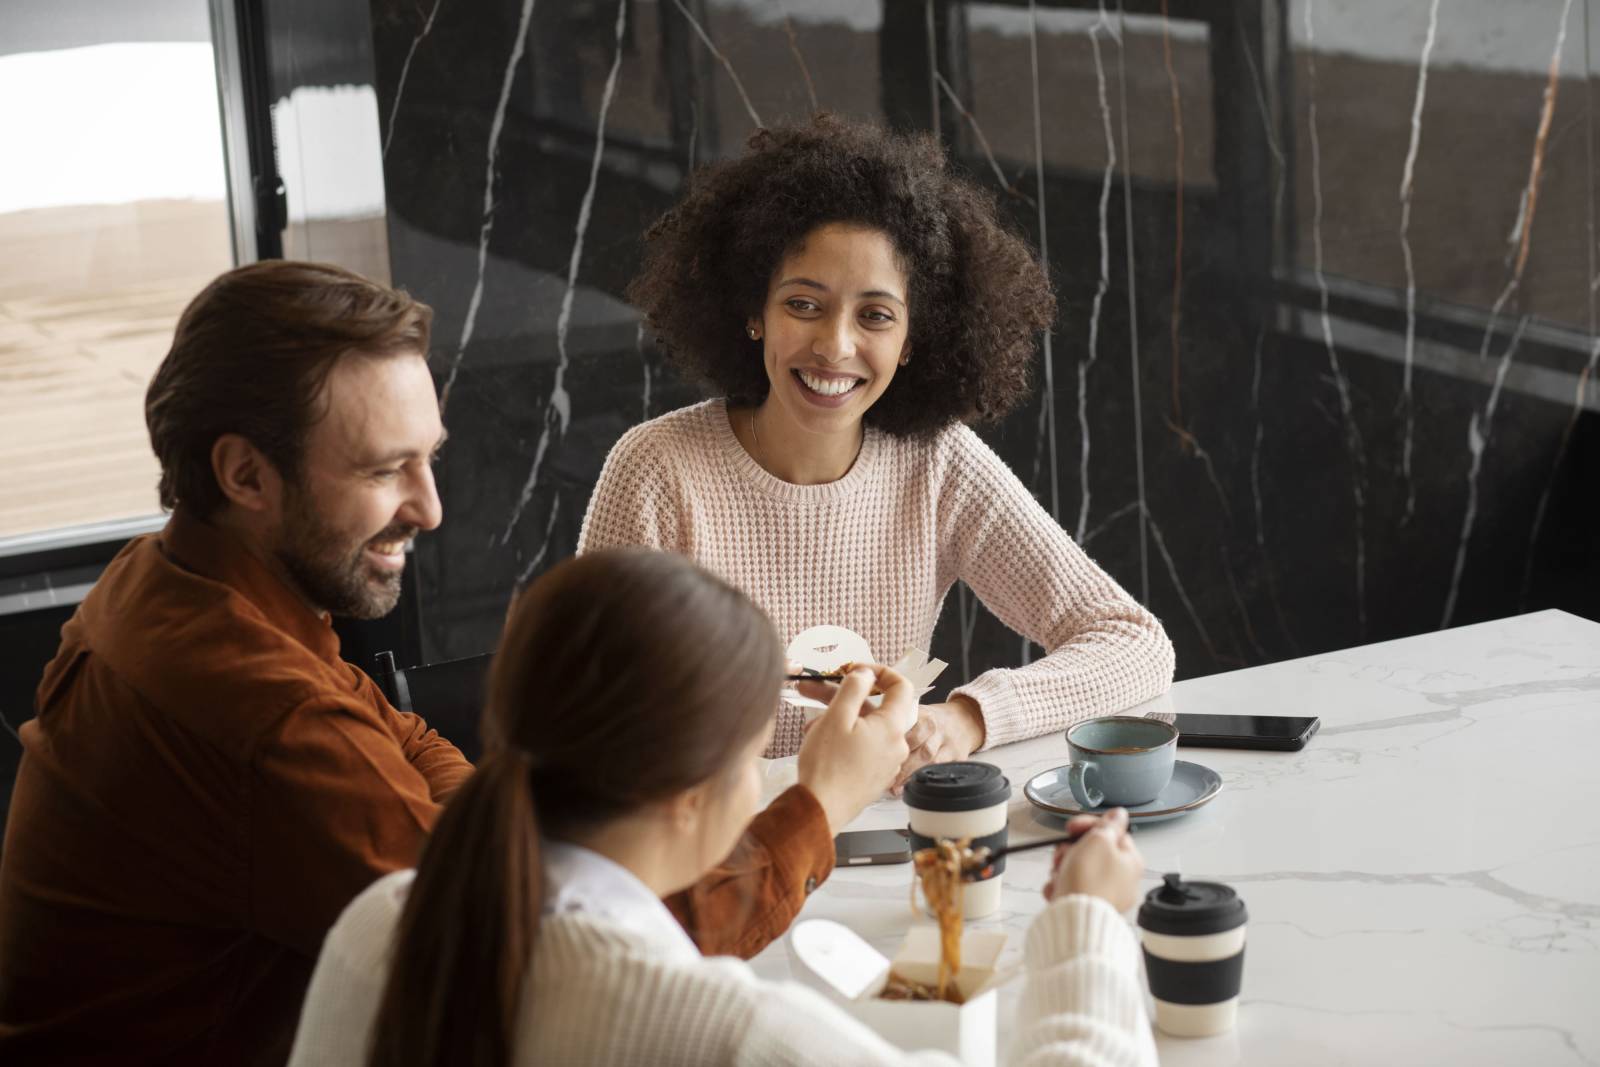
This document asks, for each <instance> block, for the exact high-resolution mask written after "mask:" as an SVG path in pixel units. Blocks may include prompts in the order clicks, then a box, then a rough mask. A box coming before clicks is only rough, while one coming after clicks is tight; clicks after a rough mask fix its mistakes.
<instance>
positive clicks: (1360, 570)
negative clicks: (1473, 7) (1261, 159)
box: [1305, 0, 1367, 637]
mask: <svg viewBox="0 0 1600 1067" xmlns="http://www.w3.org/2000/svg"><path fill="white" fill-rule="evenodd" d="M1312 15H1313V3H1312V0H1305V33H1306V44H1307V46H1308V50H1307V51H1306V53H1305V61H1306V133H1307V139H1308V140H1309V141H1310V145H1311V202H1312V211H1311V249H1312V273H1313V275H1314V276H1315V277H1316V280H1317V295H1318V299H1319V316H1318V320H1319V322H1320V324H1321V327H1322V345H1323V348H1324V349H1326V350H1327V353H1328V369H1329V370H1330V371H1331V372H1332V374H1333V384H1334V387H1335V388H1336V389H1337V390H1338V393H1339V417H1340V420H1341V422H1342V423H1343V426H1344V441H1345V451H1346V452H1347V453H1349V456H1350V465H1351V467H1352V468H1353V469H1352V470H1351V472H1350V495H1351V499H1352V500H1353V502H1354V504H1355V525H1356V573H1355V584H1356V622H1357V627H1358V630H1359V632H1360V634H1361V636H1363V637H1365V636H1366V635H1367V451H1366V444H1365V442H1364V440H1363V438H1362V436H1361V427H1360V426H1359V425H1358V424H1357V423H1356V418H1355V412H1354V410H1353V407H1352V405H1351V402H1350V380H1349V379H1348V378H1347V377H1345V373H1344V367H1343V365H1342V364H1341V363H1340V361H1339V349H1338V348H1336V347H1335V346H1334V343H1333V320H1332V318H1331V317H1330V314H1329V311H1328V297H1329V293H1328V276H1327V274H1326V273H1325V272H1324V271H1323V269H1322V268H1323V262H1322V140H1321V138H1320V137H1319V136H1318V133H1317V57H1316V54H1315V52H1314V51H1313V50H1311V48H1310V47H1309V46H1312V45H1314V44H1315V42H1316V29H1315V26H1316V23H1315V21H1314V19H1313V17H1312Z"/></svg>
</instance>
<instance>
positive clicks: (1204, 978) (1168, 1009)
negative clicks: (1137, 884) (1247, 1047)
mask: <svg viewBox="0 0 1600 1067" xmlns="http://www.w3.org/2000/svg"><path fill="white" fill-rule="evenodd" d="M1248 917H1249V916H1248V915H1247V913H1246V912H1245V907H1244V901H1242V900H1240V899H1239V895H1238V894H1237V893H1235V892H1234V891H1233V889H1232V888H1231V887H1229V886H1225V885H1223V884H1222V883H1220V882H1185V881H1184V880H1183V878H1182V877H1181V876H1179V875H1177V874H1169V875H1167V876H1166V877H1165V878H1164V879H1163V883H1162V884H1161V885H1160V886H1157V887H1156V888H1155V889H1152V890H1150V892H1149V893H1148V894H1146V895H1145V898H1144V904H1143V906H1141V907H1140V908H1139V936H1140V940H1141V941H1142V942H1143V943H1144V967H1145V973H1146V974H1147V975H1148V976H1149V978H1150V995H1151V996H1153V997H1154V998H1155V1002H1156V1026H1157V1027H1158V1028H1159V1029H1161V1030H1163V1031H1165V1032H1166V1033H1169V1034H1171V1035H1172V1036H1174V1037H1211V1036H1213V1035H1215V1034H1221V1033H1226V1032H1227V1031H1228V1030H1231V1029H1233V1025H1234V1022H1235V1020H1236V1018H1237V1016H1238V1011H1239V986H1240V983H1241V981H1242V980H1243V978H1244V931H1245V922H1246V920H1247V919H1248Z"/></svg>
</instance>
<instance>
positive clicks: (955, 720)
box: [890, 696, 984, 796]
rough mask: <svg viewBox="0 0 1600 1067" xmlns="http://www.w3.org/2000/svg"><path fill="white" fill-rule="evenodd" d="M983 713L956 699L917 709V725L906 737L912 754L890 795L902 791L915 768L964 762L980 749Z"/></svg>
mask: <svg viewBox="0 0 1600 1067" xmlns="http://www.w3.org/2000/svg"><path fill="white" fill-rule="evenodd" d="M983 738H984V726H983V712H982V711H980V710H979V709H978V705H977V702H976V701H974V700H972V699H971V698H969V697H964V696H957V697H954V698H953V699H951V700H950V701H948V702H947V703H944V704H924V705H922V706H921V707H920V708H918V709H917V724H916V725H915V726H913V727H912V728H911V730H910V732H909V733H907V734H906V745H907V747H909V748H910V749H911V754H910V755H909V756H907V757H906V761H905V763H904V764H902V765H901V767H900V773H899V774H897V775H895V779H894V784H893V785H892V786H891V787H890V792H892V793H894V795H895V796H899V795H900V791H901V790H902V789H904V788H905V784H906V779H908V778H910V777H911V776H912V775H913V774H915V773H916V771H917V768H919V767H925V766H927V765H928V764H930V763H950V762H952V761H954V760H963V759H966V758H967V757H968V756H970V755H972V754H973V753H974V752H976V751H977V750H978V749H979V748H981V747H982V746H983Z"/></svg>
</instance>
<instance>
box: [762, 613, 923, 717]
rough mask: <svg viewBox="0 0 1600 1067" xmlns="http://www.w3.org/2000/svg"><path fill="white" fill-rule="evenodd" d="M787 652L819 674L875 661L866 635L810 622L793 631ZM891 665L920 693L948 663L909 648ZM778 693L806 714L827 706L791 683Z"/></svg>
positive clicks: (812, 714)
mask: <svg viewBox="0 0 1600 1067" xmlns="http://www.w3.org/2000/svg"><path fill="white" fill-rule="evenodd" d="M788 656H789V659H790V660H791V661H793V662H795V663H798V664H800V666H801V667H802V668H803V669H805V670H808V671H816V672H817V673H819V674H837V673H840V672H841V671H842V670H843V669H848V668H849V667H852V666H854V665H856V664H860V663H877V662H878V659H877V657H876V656H874V655H873V654H872V646H870V645H868V644H867V639H866V638H864V637H862V636H861V635H860V634H858V633H856V632H855V631H854V630H847V629H845V628H844V627H843V626H813V627H812V628H811V629H809V630H806V631H804V632H802V633H799V634H796V635H795V638H794V640H793V641H790V642H789V649H788ZM890 666H891V667H892V668H893V669H894V670H895V672H896V673H898V674H900V675H902V676H903V677H905V678H906V679H907V680H908V681H910V682H911V684H912V686H914V687H915V688H916V690H917V695H918V696H921V695H922V694H923V693H926V692H928V691H929V690H930V689H932V688H933V682H934V679H936V678H938V677H939V675H940V674H941V673H942V672H943V671H944V669H945V667H947V666H949V664H947V663H945V661H944V660H942V659H929V658H928V654H927V653H926V652H924V651H922V650H921V649H918V648H911V649H907V650H906V652H905V654H904V655H902V656H901V657H900V659H899V661H898V662H896V663H892V664H890ZM779 695H780V696H781V697H783V699H784V700H786V701H788V702H789V703H791V704H794V705H796V706H797V707H801V708H804V709H806V717H807V718H814V717H815V715H816V714H817V713H820V712H821V710H822V709H823V708H825V707H827V705H826V704H823V703H822V702H821V701H817V700H812V699H810V698H809V697H803V696H801V695H800V694H799V692H798V691H796V690H795V689H794V688H793V687H790V688H786V689H784V690H783V692H782V693H780V694H779ZM882 699H883V698H882V697H881V696H871V697H868V698H867V702H868V703H870V704H872V705H873V706H876V705H877V704H879V703H881V702H882Z"/></svg>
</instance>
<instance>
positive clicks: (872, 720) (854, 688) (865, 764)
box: [799, 666, 917, 834]
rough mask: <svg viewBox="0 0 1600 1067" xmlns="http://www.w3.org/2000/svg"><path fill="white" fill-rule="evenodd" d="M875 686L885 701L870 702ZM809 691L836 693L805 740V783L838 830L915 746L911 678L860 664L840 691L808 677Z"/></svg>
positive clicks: (811, 694) (804, 689)
mask: <svg viewBox="0 0 1600 1067" xmlns="http://www.w3.org/2000/svg"><path fill="white" fill-rule="evenodd" d="M874 685H876V687H877V688H879V689H881V690H882V691H883V701H882V703H880V704H879V705H878V706H877V707H876V708H874V707H872V706H871V705H870V704H868V703H867V702H866V700H867V697H868V695H870V693H871V692H872V689H873V687H874ZM800 691H801V692H802V693H803V694H804V695H806V696H809V697H813V698H814V699H819V700H820V699H823V698H824V697H831V700H830V701H829V704H828V710H827V711H825V712H823V713H822V715H821V717H820V718H818V719H817V720H815V721H814V722H813V723H811V725H810V728H809V729H807V730H806V738H805V741H803V742H802V743H801V745H800V759H799V779H800V784H801V785H803V786H805V787H806V788H807V789H809V790H811V793H812V795H813V796H815V797H816V798H817V803H819V804H821V805H822V810H823V812H824V813H825V814H826V815H827V817H828V828H829V829H830V830H831V831H832V832H833V833H835V834H837V833H838V832H839V831H840V830H842V829H844V826H845V824H846V823H848V822H849V821H850V820H851V819H854V818H855V817H856V816H857V815H859V814H860V813H861V809H862V808H865V807H866V806H867V805H868V804H871V803H872V802H873V801H874V800H877V799H878V798H879V797H880V796H882V795H883V791H884V789H885V788H886V787H887V786H888V785H889V783H890V782H891V781H893V780H894V776H895V771H896V769H897V768H899V767H900V766H901V765H902V764H903V763H904V762H905V759H906V754H907V753H908V752H909V751H910V750H909V748H908V747H907V745H906V731H907V730H908V729H910V728H911V724H912V720H913V718H914V717H915V716H916V713H917V694H916V691H915V690H913V689H912V688H911V683H910V682H909V681H907V680H906V679H905V678H903V677H902V676H900V675H899V674H896V673H895V672H894V671H892V670H890V669H889V668H888V667H879V666H871V667H866V666H863V667H857V668H855V669H854V670H852V671H851V672H850V673H849V674H847V675H845V678H844V681H842V682H840V683H839V687H838V689H837V690H833V689H832V687H828V689H823V688H822V686H821V683H815V682H803V683H801V690H800Z"/></svg>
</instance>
